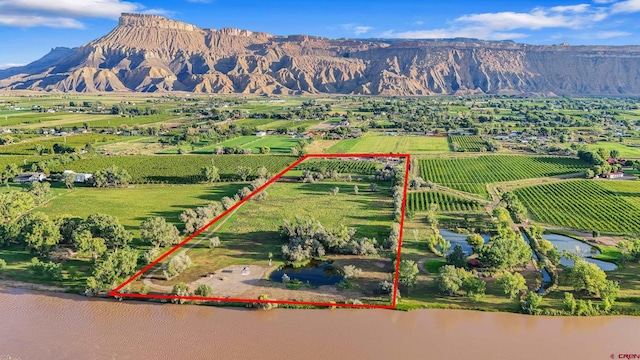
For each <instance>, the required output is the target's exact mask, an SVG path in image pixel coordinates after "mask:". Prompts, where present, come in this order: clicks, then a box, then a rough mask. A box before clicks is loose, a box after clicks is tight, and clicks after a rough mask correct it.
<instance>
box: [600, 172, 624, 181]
mask: <svg viewBox="0 0 640 360" xmlns="http://www.w3.org/2000/svg"><path fill="white" fill-rule="evenodd" d="M603 176H604V178H605V179H609V180H612V179H622V178H623V177H624V173H623V172H621V171H618V172H613V173H609V174H605V175H603Z"/></svg>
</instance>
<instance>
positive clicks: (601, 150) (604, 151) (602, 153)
mask: <svg viewBox="0 0 640 360" xmlns="http://www.w3.org/2000/svg"><path fill="white" fill-rule="evenodd" d="M597 154H598V155H599V156H600V158H602V159H607V158H608V157H609V155H611V153H610V152H609V151H607V149H604V148H599V149H598V152H597Z"/></svg>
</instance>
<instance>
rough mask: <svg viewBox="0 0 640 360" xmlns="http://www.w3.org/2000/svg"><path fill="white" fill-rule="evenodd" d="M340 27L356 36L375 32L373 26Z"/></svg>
mask: <svg viewBox="0 0 640 360" xmlns="http://www.w3.org/2000/svg"><path fill="white" fill-rule="evenodd" d="M340 27H341V28H342V29H344V30H346V31H349V32H353V33H354V35H362V34H366V33H368V32H369V31H371V30H373V27H372V26H364V25H357V24H342V25H340Z"/></svg>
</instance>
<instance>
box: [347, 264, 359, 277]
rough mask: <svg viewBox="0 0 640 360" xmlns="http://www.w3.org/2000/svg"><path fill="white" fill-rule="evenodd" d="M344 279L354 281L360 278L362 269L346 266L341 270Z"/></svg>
mask: <svg viewBox="0 0 640 360" xmlns="http://www.w3.org/2000/svg"><path fill="white" fill-rule="evenodd" d="M343 271H344V278H345V279H356V278H359V277H360V276H362V269H358V268H357V267H355V266H353V265H347V266H345V267H344V269H343Z"/></svg>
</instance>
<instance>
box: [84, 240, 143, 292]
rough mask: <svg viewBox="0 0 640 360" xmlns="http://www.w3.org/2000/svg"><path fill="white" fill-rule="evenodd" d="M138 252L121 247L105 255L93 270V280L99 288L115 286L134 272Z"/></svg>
mask: <svg viewBox="0 0 640 360" xmlns="http://www.w3.org/2000/svg"><path fill="white" fill-rule="evenodd" d="M137 266H138V251H137V250H134V249H131V248H128V247H123V248H120V249H117V250H116V251H114V252H109V253H107V256H106V257H105V259H104V260H103V261H102V262H99V263H98V264H97V265H96V266H95V267H94V269H93V278H94V279H95V282H96V284H97V285H98V287H99V288H105V287H111V286H115V285H117V284H118V283H121V282H122V281H124V280H125V279H126V278H127V277H129V276H131V275H133V274H134V273H135V272H136V267H137Z"/></svg>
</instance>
